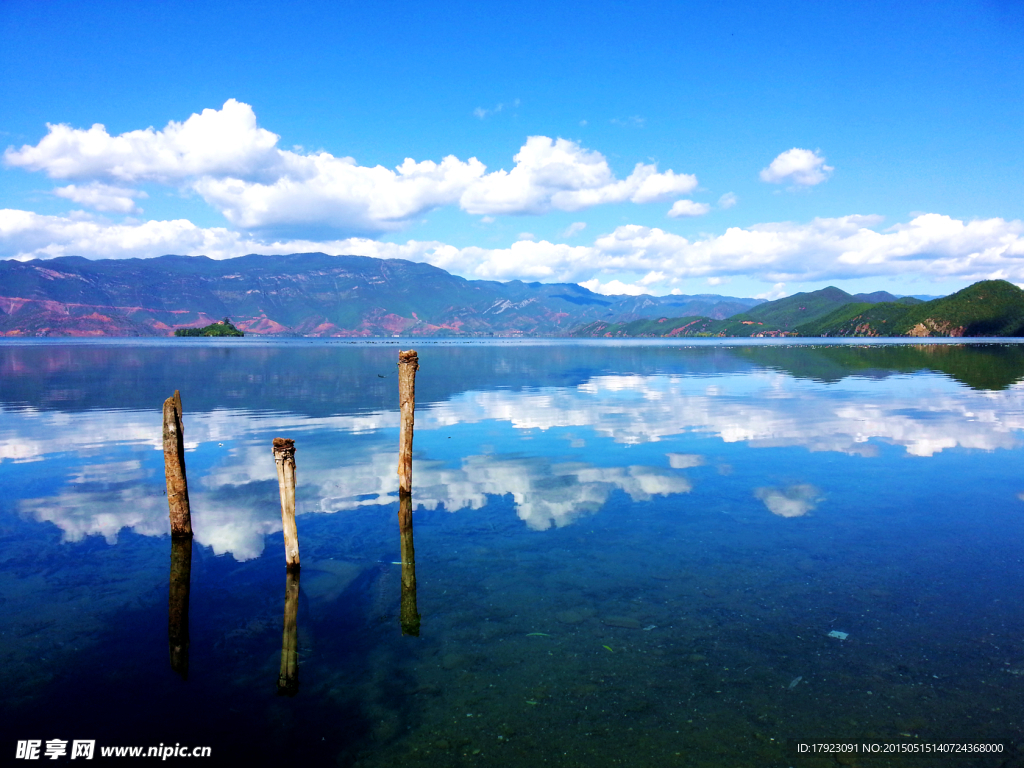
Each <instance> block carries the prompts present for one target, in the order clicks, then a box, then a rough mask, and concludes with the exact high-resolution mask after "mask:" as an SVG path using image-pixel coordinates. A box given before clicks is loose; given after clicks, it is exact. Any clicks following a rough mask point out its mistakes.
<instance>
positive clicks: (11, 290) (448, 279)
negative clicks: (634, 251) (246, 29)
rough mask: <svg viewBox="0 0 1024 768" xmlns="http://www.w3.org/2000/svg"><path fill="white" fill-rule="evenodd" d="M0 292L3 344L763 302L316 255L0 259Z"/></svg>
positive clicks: (473, 323) (427, 331)
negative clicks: (24, 339) (216, 328)
mask: <svg viewBox="0 0 1024 768" xmlns="http://www.w3.org/2000/svg"><path fill="white" fill-rule="evenodd" d="M0 294H2V295H0V335H6V336H170V335H172V334H173V333H174V331H175V330H176V329H181V328H202V327H205V326H208V325H210V324H211V323H213V322H215V321H217V320H219V319H220V318H223V317H230V318H232V320H233V322H234V323H235V325H236V326H237V327H238V329H239V330H241V331H243V332H245V334H246V335H250V336H251V335H254V334H256V335H259V334H277V335H296V336H392V335H397V334H403V335H423V336H441V335H450V336H486V335H501V336H522V335H538V336H558V335H565V333H566V332H567V331H568V329H570V328H572V327H573V326H576V325H579V324H581V323H585V322H590V321H592V320H596V319H599V318H600V319H604V320H606V321H614V322H629V321H633V320H639V319H643V318H651V317H658V316H659V315H664V314H666V313H678V314H697V313H700V314H707V315H708V316H711V317H715V318H726V317H729V316H730V315H732V314H735V313H736V312H741V311H744V310H747V309H750V308H752V307H754V306H756V305H757V304H760V303H761V302H760V301H759V300H757V299H738V298H731V297H724V296H714V295H700V296H664V297H655V296H602V295H600V294H596V293H593V292H592V291H589V290H587V289H586V288H583V287H581V286H579V285H576V284H573V283H554V284H543V283H523V282H521V281H518V280H513V281H511V282H508V283H499V282H494V281H486V280H466V279H464V278H461V277H457V276H455V275H452V274H450V273H448V272H446V271H444V270H443V269H438V268H437V267H433V266H431V265H429V264H422V263H416V262H411V261H404V260H401V259H373V258H368V257H363V256H328V255H326V254H323V253H304V254H290V255H286V256H258V255H250V256H243V257H240V258H237V259H225V260H221V261H217V260H213V259H208V258H206V257H204V256H161V257H159V258H155V259H123V260H95V261H94V260H89V259H83V258H81V257H75V256H72V257H63V258H57V259H50V260H45V261H41V260H37V261H28V262H18V261H0Z"/></svg>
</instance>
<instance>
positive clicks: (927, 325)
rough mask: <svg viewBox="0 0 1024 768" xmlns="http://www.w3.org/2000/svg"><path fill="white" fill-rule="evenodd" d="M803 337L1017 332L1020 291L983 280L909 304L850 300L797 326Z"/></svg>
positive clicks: (1023, 306)
mask: <svg viewBox="0 0 1024 768" xmlns="http://www.w3.org/2000/svg"><path fill="white" fill-rule="evenodd" d="M797 331H798V332H799V333H800V334H801V335H803V336H921V337H923V336H1022V335H1024V291H1021V289H1020V288H1018V287H1017V286H1015V285H1013V284H1012V283H1008V282H1006V281H1005V280H984V281H982V282H980V283H975V284H974V285H971V286H968V287H967V288H964V289H963V290H962V291H957V292H956V293H954V294H952V295H950V296H945V297H943V298H941V299H934V300H932V301H926V302H920V303H915V304H909V305H908V304H902V303H901V304H875V305H867V304H856V305H854V304H851V305H848V306H845V307H841V308H840V309H838V310H836V311H834V312H832V313H831V314H829V315H827V316H825V317H822V318H820V319H818V320H817V321H815V322H810V323H805V324H803V325H801V326H799V327H798V328H797Z"/></svg>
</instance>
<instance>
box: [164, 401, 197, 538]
mask: <svg viewBox="0 0 1024 768" xmlns="http://www.w3.org/2000/svg"><path fill="white" fill-rule="evenodd" d="M164 474H165V475H166V476H167V505H168V507H169V508H170V512H171V536H191V535H192V511H191V509H190V507H189V504H188V481H187V480H186V478H185V429H184V426H183V425H182V421H181V393H179V392H178V390H174V396H173V397H168V398H167V399H166V400H164Z"/></svg>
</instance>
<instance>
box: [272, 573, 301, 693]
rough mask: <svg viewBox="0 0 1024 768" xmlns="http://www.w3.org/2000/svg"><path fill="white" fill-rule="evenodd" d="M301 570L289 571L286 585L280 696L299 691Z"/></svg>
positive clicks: (279, 682)
mask: <svg viewBox="0 0 1024 768" xmlns="http://www.w3.org/2000/svg"><path fill="white" fill-rule="evenodd" d="M298 613H299V571H298V570H289V571H288V572H287V576H286V580H285V586H284V634H283V635H282V637H281V674H280V675H278V677H277V693H278V695H279V696H294V695H295V694H297V693H298V692H299V625H298V623H297V621H296V619H297V617H298Z"/></svg>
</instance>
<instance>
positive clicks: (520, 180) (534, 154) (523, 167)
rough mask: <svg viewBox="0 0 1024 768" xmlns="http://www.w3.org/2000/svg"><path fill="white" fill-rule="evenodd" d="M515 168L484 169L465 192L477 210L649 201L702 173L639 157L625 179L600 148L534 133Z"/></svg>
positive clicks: (463, 200) (467, 206) (469, 206)
mask: <svg viewBox="0 0 1024 768" xmlns="http://www.w3.org/2000/svg"><path fill="white" fill-rule="evenodd" d="M513 159H514V160H515V165H514V166H513V168H512V170H511V171H505V170H500V171H494V172H493V173H488V174H486V175H482V176H481V177H480V178H478V179H476V180H475V181H474V182H473V183H472V184H470V185H467V188H466V191H465V192H463V194H462V196H461V197H460V198H459V204H460V206H461V207H462V208H463V209H464V210H466V211H468V212H469V213H474V214H480V213H483V214H499V213H505V214H523V213H532V214H540V213H547V212H548V211H551V210H560V211H577V210H580V209H582V208H588V207H590V206H594V205H601V204H605V203H622V202H625V201H627V200H629V201H632V202H634V203H649V202H654V201H656V200H659V199H662V198H663V197H666V196H670V195H674V194H686V193H688V192H690V191H692V190H693V189H694V188H695V187H696V186H697V178H696V176H691V175H689V174H676V173H674V172H673V171H671V170H669V171H665V172H664V173H659V172H658V169H657V166H655V165H645V164H643V163H637V164H636V167H635V168H634V169H633V172H632V173H631V174H630V175H629V176H628V177H627V178H625V179H621V180H619V179H616V178H615V174H614V173H613V172H612V170H611V168H610V167H609V165H608V161H607V160H606V159H605V157H604V155H602V154H601V153H600V152H595V151H592V150H587V149H584V148H583V147H581V146H580V145H579V144H577V143H576V142H574V141H569V140H568V139H551V138H548V137H547V136H530V137H529V138H528V139H527V140H526V144H524V145H523V147H522V148H521V149H520V150H519V153H518V154H516V155H515V157H514V158H513Z"/></svg>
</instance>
